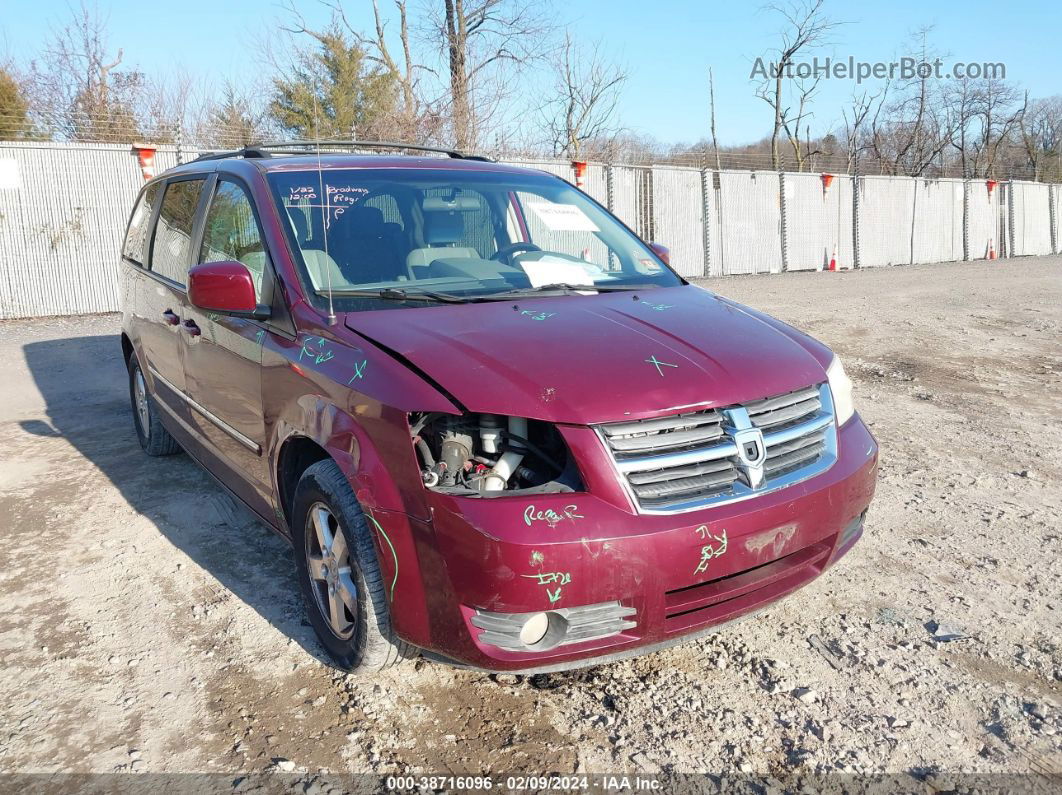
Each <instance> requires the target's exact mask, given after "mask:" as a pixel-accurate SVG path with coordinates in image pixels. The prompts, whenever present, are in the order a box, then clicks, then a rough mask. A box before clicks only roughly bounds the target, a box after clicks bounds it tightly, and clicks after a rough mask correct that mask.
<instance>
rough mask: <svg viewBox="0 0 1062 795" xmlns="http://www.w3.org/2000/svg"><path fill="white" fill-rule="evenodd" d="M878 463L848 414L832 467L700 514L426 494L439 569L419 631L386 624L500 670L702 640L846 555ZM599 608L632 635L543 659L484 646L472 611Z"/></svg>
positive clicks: (564, 498) (583, 500) (539, 654)
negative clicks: (625, 612) (626, 621)
mask: <svg viewBox="0 0 1062 795" xmlns="http://www.w3.org/2000/svg"><path fill="white" fill-rule="evenodd" d="M877 458H878V450H877V445H876V443H875V442H874V439H873V437H872V436H871V435H870V432H869V431H868V430H867V428H866V426H865V425H864V424H863V422H862V420H860V419H859V417H858V415H857V416H856V417H854V418H853V419H852V420H851V421H849V422H848V423H846V424H845V426H844V427H843V428H841V429H840V432H839V439H838V460H837V462H836V463H835V464H834V465H833V466H832V467H831V468H830V469H828V470H827V471H826V472H824V473H822V474H821V475H819V476H817V477H814V478H812V479H809V480H806V481H804V482H801V483H798V484H796V485H794V486H792V487H790V488H787V489H784V490H782V491H777V492H773V493H770V494H765V495H763V496H760V497H756V498H752V499H748V500H744V501H741V502H737V503H731V504H727V505H721V506H716V507H710V508H706V509H704V510H700V511H693V512H689V513H683V514H676V515H665V516H655V515H632V514H631V513H630V512H629V510H623V509H621V508H620V507H618V506H617V505H615V504H613V503H611V502H608V501H606V500H604V499H601V498H598V497H596V496H594V495H592V494H589V493H580V494H566V495H563V494H562V495H540V496H534V497H523V498H520V497H504V498H495V499H469V498H455V497H450V496H446V495H442V494H437V493H434V492H433V493H430V496H429V502H430V504H431V508H432V515H433V519H432V523H431V535H432V536H433V538H432V543H431V546H432V547H433V550H432V552H433V553H434V554H433V555H432V557H433V558H434V559H435V561H436V564H437V565H439V566H441V567H442V568H444V569H445V572H442V571H437V572H436V573H435V576H432V577H431V578H430V579H431V580H432V583H433V584H432V585H431V586H430V587H428V583H427V582H425V583H424V584H425V596H426V601H427V604H425V605H424V608H425V610H426V614H422V615H423V617H424V618H426V619H428V620H427V621H424V622H418V625H417V626H418V628H419V631H415V632H404V631H403V625H406V626H408V627H409V628H411V629H412V624H411V623H407V622H405V621H403V620H402V616H401V615H396V616H395V618H396V626H397V628H398V630H399V632H400V634H402V635H403V636H404V637H406V639H407V640H409V641H410V642H412V643H415V644H417V645H419V646H421V647H422V648H424V649H425V650H426V651H428V652H429V653H432V654H433V655H434V656H441V657H443V658H446V659H448V660H451V661H453V662H456V663H458V664H462V665H467V666H471V667H475V668H481V669H488V670H497V671H539V670H559V669H564V668H572V667H578V666H580V665H586V664H592V663H594V662H598V661H602V662H603V661H607V660H611V659H615V658H617V657H624V656H630V655H633V654H637V653H642V652H646V651H651V650H654V649H656V648H661V647H664V646H668V645H671V644H673V643H676V642H678V641H681V640H684V639H687V638H689V637H691V636H695V635H699V634H704V633H705V632H708V631H711V630H712V629H714V628H717V627H718V626H719V625H721V624H723V623H726V622H730V621H733V620H735V619H737V618H739V617H742V616H744V615H747V614H750V613H752V612H754V611H756V610H759V609H762V608H763V607H765V606H766V605H768V604H770V603H772V602H774V601H776V600H778V599H780V598H782V597H783V596H785V595H787V594H789V593H791V592H792V591H794V590H796V589H798V588H800V587H801V586H803V585H805V584H807V583H808V582H810V581H811V580H813V579H814V578H815V577H817V576H818V575H819V574H821V573H822V572H823V571H825V569H826V568H828V567H829V566H830V565H832V564H833V563H834V562H836V561H837V560H838V559H839V558H840V557H841V556H842V555H844V554H845V553H846V552H847V551H848V550H849V549H850V548H851V547H852V545H853V544H854V543H855V541H856V540H857V539H858V537H859V535H860V533H861V531H862V519H863V516H864V515H865V513H866V509H867V506H868V505H869V504H870V500H871V498H872V497H873V494H874V486H875V480H876V476H877ZM424 529H425V530H427V528H424ZM419 546H420V550H421V551H427V550H426V549H425V546H426V545H419ZM436 556H437V557H436ZM425 563H427V561H425V560H423V558H422V560H421V572H422V574H427V573H428V572H427V571H426V569H425V566H424V564H425ZM429 568H434V567H431V566H429ZM610 602H611V603H619V604H620V605H622V606H623V607H626V608H633V609H634V611H635V612H634V615H633V616H632V617H631V620H633V621H634V622H635V626H633V627H628V628H625V629H623V630H622V631H620V632H619V633H618V634H614V635H611V636H609V637H606V638H598V639H595V640H589V641H585V642H579V643H572V644H568V645H558V646H555V647H554V648H550V649H547V650H542V651H522V650H521V651H516V650H512V649H506V648H502V647H501V646H499V645H497V644H495V643H490V642H483V639H482V636H483V634H484V632H485V631H484V630H483V629H482V628H481V627H478V626H476V623H479V624H482V623H483V622H482V621H478V622H475V623H474V619H475V617H476V615H477V613H481V612H488V613H494V614H507V613H533V612H537V611H549V610H551V609H553V610H556V609H561V608H567V607H576V606H582V605H595V604H600V603H610ZM399 612H401V611H399ZM411 635H413V636H411ZM489 637H490V636H489V635H488V638H489Z"/></svg>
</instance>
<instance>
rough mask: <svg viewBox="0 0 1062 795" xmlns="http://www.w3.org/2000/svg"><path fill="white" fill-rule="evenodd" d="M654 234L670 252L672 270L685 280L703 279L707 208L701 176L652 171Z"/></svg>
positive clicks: (682, 171) (688, 171)
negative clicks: (690, 277)
mask: <svg viewBox="0 0 1062 795" xmlns="http://www.w3.org/2000/svg"><path fill="white" fill-rule="evenodd" d="M653 217H654V226H655V229H654V234H655V237H656V239H657V241H658V242H660V243H663V244H664V245H665V246H667V247H668V248H669V249H671V267H672V268H674V269H675V270H676V271H678V272H679V273H680V274H681V275H683V276H704V275H705V274H706V272H707V271H706V270H705V261H704V208H703V202H702V200H701V172H700V171H697V170H696V169H690V168H666V167H661V166H654V167H653Z"/></svg>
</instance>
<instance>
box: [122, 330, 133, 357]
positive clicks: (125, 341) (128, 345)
mask: <svg viewBox="0 0 1062 795" xmlns="http://www.w3.org/2000/svg"><path fill="white" fill-rule="evenodd" d="M132 355H133V343H132V342H130V341H129V337H127V336H126V335H125V332H124V331H123V332H122V357H123V358H124V359H125V361H126V363H127V364H128V363H129V357H130V356H132Z"/></svg>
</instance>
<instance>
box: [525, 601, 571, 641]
mask: <svg viewBox="0 0 1062 795" xmlns="http://www.w3.org/2000/svg"><path fill="white" fill-rule="evenodd" d="M567 635H568V619H566V618H565V617H564V616H563V615H561V614H560V613H557V612H554V611H552V610H550V611H548V612H545V613H534V614H532V615H530V616H528V617H527V620H525V621H524V624H523V626H522V627H520V642H521V643H522V644H524V648H525V649H527V650H528V651H545V650H546V649H552V648H553V647H554V646H559V645H560V644H561V643H563V642H564V639H565V637H566V636H567Z"/></svg>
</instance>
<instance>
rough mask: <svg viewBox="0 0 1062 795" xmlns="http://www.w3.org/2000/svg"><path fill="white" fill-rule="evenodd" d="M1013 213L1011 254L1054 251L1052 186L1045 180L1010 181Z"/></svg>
mask: <svg viewBox="0 0 1062 795" xmlns="http://www.w3.org/2000/svg"><path fill="white" fill-rule="evenodd" d="M1010 189H1011V190H1012V191H1013V192H1014V199H1013V208H1014V214H1013V216H1012V217H1011V219H1010V222H1011V224H1012V236H1013V239H1014V250H1013V251H1011V252H1010V254H1011V256H1012V257H1021V256H1025V255H1027V254H1050V253H1051V206H1050V204H1049V203H1048V202H1049V201H1050V194H1049V191H1050V190H1051V187H1050V186H1049V185H1045V184H1043V183H1042V182H1013V181H1012V182H1011V183H1010Z"/></svg>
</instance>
